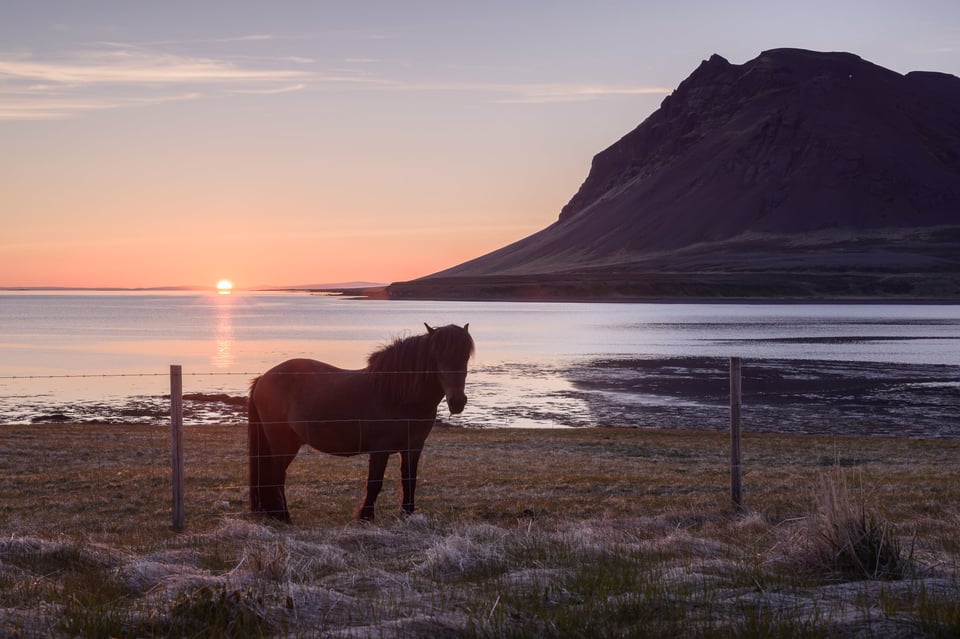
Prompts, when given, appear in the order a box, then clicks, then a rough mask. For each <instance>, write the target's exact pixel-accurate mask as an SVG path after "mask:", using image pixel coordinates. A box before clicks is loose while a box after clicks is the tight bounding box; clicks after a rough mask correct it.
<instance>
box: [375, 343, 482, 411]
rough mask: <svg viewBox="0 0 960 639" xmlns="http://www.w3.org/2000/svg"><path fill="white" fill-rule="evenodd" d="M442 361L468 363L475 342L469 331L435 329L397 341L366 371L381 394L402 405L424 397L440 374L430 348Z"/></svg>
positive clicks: (386, 348)
mask: <svg viewBox="0 0 960 639" xmlns="http://www.w3.org/2000/svg"><path fill="white" fill-rule="evenodd" d="M431 344H433V346H434V347H435V350H434V352H435V353H436V354H437V358H438V359H439V360H441V361H448V360H450V359H453V360H454V361H459V360H460V359H462V360H463V361H466V360H467V359H469V358H470V356H471V355H473V351H474V345H473V338H472V337H470V334H469V333H468V332H467V331H463V330H457V331H451V330H449V329H448V327H442V328H438V329H434V330H433V331H432V332H430V333H427V334H425V335H414V336H411V337H398V338H396V339H395V340H393V342H391V343H390V344H387V345H386V346H384V347H383V348H381V349H380V350H378V351H375V352H373V353H371V354H370V356H369V357H368V358H367V371H368V372H371V373H378V375H377V376H376V378H375V381H376V384H377V387H378V389H379V390H380V392H382V393H384V394H385V395H387V396H388V397H390V398H393V399H395V400H396V401H398V402H399V403H405V402H406V401H410V400H415V399H417V398H419V397H420V396H421V394H422V393H423V391H424V389H425V385H426V383H427V382H428V381H429V380H430V378H431V376H432V375H434V374H435V373H436V372H437V371H436V370H434V369H435V368H436V364H435V363H432V362H431V361H430V351H431V349H430V346H431Z"/></svg>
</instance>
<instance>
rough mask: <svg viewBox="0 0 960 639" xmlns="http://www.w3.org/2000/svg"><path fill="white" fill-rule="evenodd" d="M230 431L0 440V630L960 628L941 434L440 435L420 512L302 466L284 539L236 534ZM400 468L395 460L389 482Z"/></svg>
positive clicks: (141, 633)
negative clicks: (370, 514)
mask: <svg viewBox="0 0 960 639" xmlns="http://www.w3.org/2000/svg"><path fill="white" fill-rule="evenodd" d="M244 436H245V430H244V429H243V428H240V427H235V426H232V427H206V426H205V427H193V428H191V427H188V428H187V433H186V444H185V450H186V455H187V469H186V476H187V489H186V495H187V504H186V511H187V530H186V531H185V532H183V533H179V534H177V533H174V532H173V531H172V530H171V529H170V522H171V514H170V494H171V489H170V469H169V443H168V434H167V432H166V431H165V429H163V428H156V427H144V426H93V425H77V426H63V425H57V426H39V425H38V426H8V427H0V531H2V533H3V534H2V536H0V637H47V636H63V637H75V636H81V637H151V636H158V637H183V636H191V637H256V636H263V637H315V636H334V637H393V636H403V637H410V636H424V637H438V636H451V637H453V636H456V637H464V636H465V637H528V636H543V637H571V636H573V637H575V636H589V637H626V636H667V637H669V636H677V637H680V636H683V637H698V636H699V637H733V636H736V637H741V636H746V637H751V636H752V637H768V636H770V637H773V636H776V637H790V636H794V637H820V636H824V637H833V636H861V637H873V636H876V637H887V636H930V637H951V636H957V635H958V634H960V603H958V602H960V571H958V569H960V539H958V535H957V532H958V530H960V508H958V506H957V504H958V503H960V481H958V480H960V470H958V468H957V465H956V460H957V459H958V453H960V442H956V441H950V440H925V441H921V440H893V439H879V438H876V439H874V438H843V437H813V436H788V435H774V434H767V435H758V434H754V435H748V436H746V437H745V440H744V444H743V449H744V465H745V472H744V491H745V504H744V506H745V507H744V509H743V510H742V511H735V510H734V509H732V508H731V506H730V504H729V502H728V494H729V475H728V470H727V454H728V453H727V450H728V442H727V439H726V435H725V434H724V433H714V432H703V431H655V430H629V429H578V430H563V429H558V430H490V431H476V430H454V429H448V428H438V429H437V430H435V432H434V434H433V435H432V436H431V438H430V440H428V443H427V450H426V452H425V455H424V459H423V460H422V463H421V482H420V487H419V490H418V510H419V513H418V514H417V515H414V516H412V517H408V518H403V519H401V518H399V517H397V516H396V514H395V513H396V511H397V489H398V485H397V484H399V482H398V481H391V482H389V483H388V485H387V486H386V488H385V489H384V493H383V494H382V495H381V497H380V502H379V504H378V522H377V524H376V525H373V526H371V525H360V524H355V523H353V522H352V521H351V519H350V517H351V513H352V511H353V509H354V507H355V506H356V504H357V503H358V501H359V499H360V496H361V492H362V485H363V480H364V478H365V473H366V460H365V459H364V458H354V459H338V458H332V457H326V456H323V455H320V454H319V453H313V452H307V451H304V453H302V455H301V458H299V459H297V460H296V461H295V462H294V464H293V466H292V467H291V471H290V476H289V489H288V498H289V501H290V510H291V514H292V516H293V517H294V525H292V526H287V525H281V524H272V523H267V522H263V521H260V520H255V519H250V518H248V517H247V515H246V514H245V510H246V487H245V473H246V458H245V437H244ZM398 473H399V471H398V468H397V462H396V460H393V461H392V463H391V468H390V469H389V470H388V476H390V477H395V476H396V475H398Z"/></svg>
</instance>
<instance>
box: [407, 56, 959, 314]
mask: <svg viewBox="0 0 960 639" xmlns="http://www.w3.org/2000/svg"><path fill="white" fill-rule="evenodd" d="M958 228H960V78H957V77H955V76H951V75H946V74H940V73H929V72H913V73H908V74H907V75H900V74H898V73H895V72H893V71H890V70H887V69H884V68H882V67H879V66H877V65H874V64H871V63H869V62H866V61H864V60H862V59H860V58H859V57H857V56H855V55H852V54H849V53H818V52H811V51H803V50H797V49H777V50H773V51H766V52H764V53H762V54H761V55H760V56H759V57H757V58H756V59H754V60H751V61H749V62H747V63H745V64H742V65H733V64H730V63H729V62H727V61H726V60H725V59H723V58H721V57H720V56H717V55H714V56H712V57H711V58H710V59H709V60H706V61H704V62H703V63H702V64H701V65H700V66H699V67H698V68H697V69H696V70H695V71H694V72H693V73H692V74H691V75H690V77H688V78H687V79H686V80H684V81H683V82H682V83H681V84H680V85H679V86H678V87H677V89H676V90H675V91H674V92H673V94H671V95H670V96H669V97H667V98H666V99H665V100H664V101H663V103H662V104H661V106H660V108H659V109H658V110H657V111H656V112H654V113H653V114H652V115H651V116H650V117H649V118H647V119H646V120H645V121H644V122H643V123H641V124H640V125H639V126H638V127H637V128H636V129H634V130H633V131H632V132H630V133H629V134H627V135H626V136H624V137H623V138H622V139H620V140H619V141H618V142H616V143H615V144H613V145H612V146H610V147H609V148H608V149H606V150H604V151H602V152H601V153H599V154H598V155H597V156H596V157H595V158H594V159H593V164H592V166H591V169H590V173H589V175H588V177H587V179H586V180H585V181H584V183H583V185H582V186H581V187H580V189H579V191H578V192H577V193H576V194H575V195H574V196H573V198H572V199H571V200H570V202H569V203H568V204H567V205H566V206H565V207H564V208H563V210H562V211H561V212H560V216H559V219H558V220H557V221H556V222H555V223H554V224H553V225H551V226H549V227H548V228H546V229H544V230H543V231H540V232H539V233H536V234H534V235H531V236H530V237H527V238H525V239H522V240H520V241H519V242H516V243H514V244H511V245H509V246H507V247H504V248H502V249H500V250H498V251H494V252H493V253H490V254H488V255H485V256H482V257H479V258H477V259H475V260H472V261H469V262H466V263H464V264H461V265H459V266H456V267H453V268H451V269H448V270H446V271H443V272H441V273H437V274H435V275H432V276H429V277H427V278H423V279H421V280H416V281H415V282H409V283H403V284H396V285H393V286H391V287H390V289H389V291H390V294H391V295H392V296H395V297H399V296H421V295H422V296H438V297H446V296H459V297H487V296H496V297H510V296H515V295H530V294H535V295H537V296H545V297H550V296H556V297H593V296H600V297H604V296H626V297H644V296H672V295H697V296H705V295H721V296H731V295H732V296H748V297H750V296H793V295H796V296H802V297H807V296H860V295H865V296H875V295H881V296H897V295H905V296H919V297H931V296H933V297H942V296H947V297H950V296H960V232H958V230H957V229H958Z"/></svg>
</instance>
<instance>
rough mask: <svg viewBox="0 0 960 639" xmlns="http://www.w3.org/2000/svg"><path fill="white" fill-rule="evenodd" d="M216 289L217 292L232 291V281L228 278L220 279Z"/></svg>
mask: <svg viewBox="0 0 960 639" xmlns="http://www.w3.org/2000/svg"><path fill="white" fill-rule="evenodd" d="M217 291H218V292H219V293H224V294H225V293H230V292H231V291H233V282H231V281H230V280H220V281H219V282H217Z"/></svg>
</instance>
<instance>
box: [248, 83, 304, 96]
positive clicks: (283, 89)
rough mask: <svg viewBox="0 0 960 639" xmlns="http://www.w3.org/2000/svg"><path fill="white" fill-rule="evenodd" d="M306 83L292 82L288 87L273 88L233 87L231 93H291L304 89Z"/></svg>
mask: <svg viewBox="0 0 960 639" xmlns="http://www.w3.org/2000/svg"><path fill="white" fill-rule="evenodd" d="M306 88H307V85H306V84H304V83H302V82H301V83H300V84H292V85H290V86H288V87H277V88H275V89H235V90H234V91H233V93H243V94H246V95H274V94H276V93H292V92H293V91H301V90H303V89H306Z"/></svg>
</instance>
